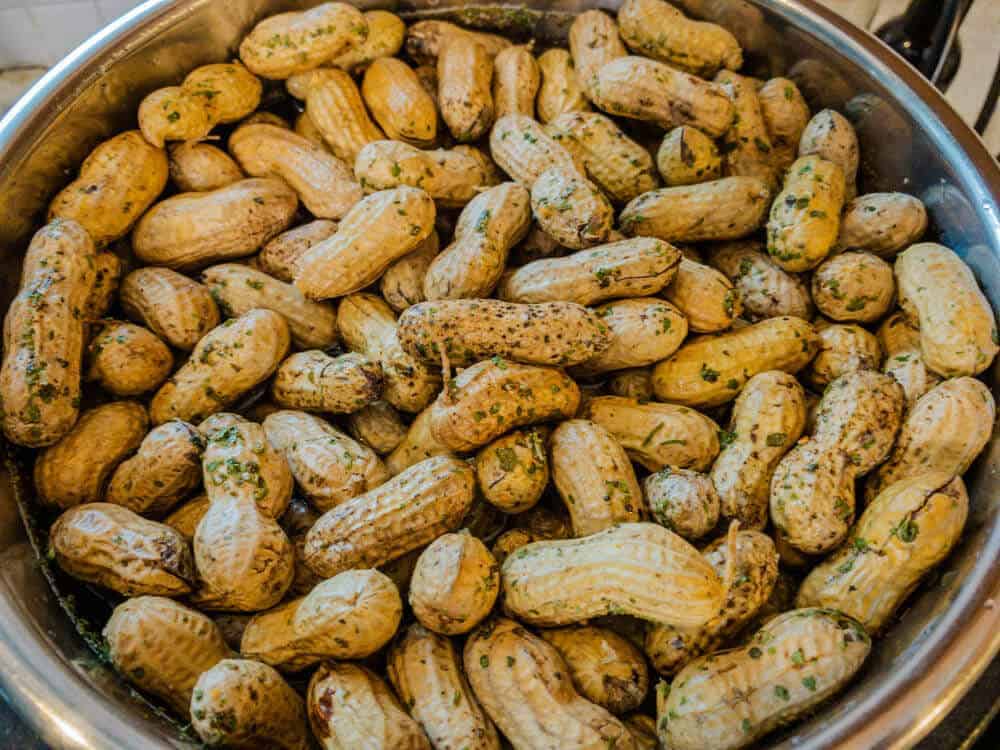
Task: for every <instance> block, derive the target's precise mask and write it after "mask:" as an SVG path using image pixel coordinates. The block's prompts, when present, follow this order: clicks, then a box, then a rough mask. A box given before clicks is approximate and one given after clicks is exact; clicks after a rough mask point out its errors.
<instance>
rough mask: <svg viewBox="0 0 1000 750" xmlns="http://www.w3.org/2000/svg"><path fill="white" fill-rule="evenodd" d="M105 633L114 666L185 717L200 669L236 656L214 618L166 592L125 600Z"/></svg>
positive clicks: (129, 679) (203, 669)
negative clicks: (168, 595) (161, 594)
mask: <svg viewBox="0 0 1000 750" xmlns="http://www.w3.org/2000/svg"><path fill="white" fill-rule="evenodd" d="M102 635H103V636H104V640H105V641H106V642H107V644H108V657H109V658H110V659H111V663H112V664H114V666H115V669H117V670H118V672H119V673H121V674H122V675H124V676H125V678H126V679H127V680H128V681H129V682H131V683H132V684H134V685H135V686H137V687H139V688H140V689H142V690H144V691H146V692H147V693H152V694H153V695H155V696H156V697H157V698H160V699H161V700H163V701H164V702H166V703H167V704H168V705H169V706H170V707H171V708H173V709H174V711H177V712H178V713H180V714H181V715H182V716H186V715H187V713H188V710H189V707H190V705H191V694H192V693H193V692H194V685H195V683H196V682H197V681H198V677H199V676H200V675H201V673H202V672H205V671H207V670H209V669H211V668H212V667H214V666H215V665H216V664H218V663H219V662H220V661H222V660H223V659H228V658H230V657H231V656H232V651H230V650H229V647H228V646H227V645H226V642H225V641H224V640H223V638H222V633H221V632H220V631H219V628H218V626H217V625H216V624H215V623H214V622H212V620H211V619H210V618H208V617H206V616H205V615H203V614H202V613H201V612H198V611H197V610H194V609H190V608H189V607H185V606H184V605H183V604H179V603H178V602H175V601H174V600H173V599H167V598H164V597H162V596H136V597H133V598H131V599H126V600H125V601H124V602H122V603H121V604H119V605H118V606H117V607H115V610H114V612H112V613H111V618H110V619H109V620H108V622H107V624H106V625H105V626H104V630H103V631H102Z"/></svg>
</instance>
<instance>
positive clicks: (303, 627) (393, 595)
mask: <svg viewBox="0 0 1000 750" xmlns="http://www.w3.org/2000/svg"><path fill="white" fill-rule="evenodd" d="M402 616H403V602H402V601H401V600H400V598H399V591H398V590H397V589H396V585H395V584H394V583H393V582H392V581H391V580H389V578H388V577H387V576H386V575H384V574H383V573H379V572H378V571H377V570H347V571H344V572H343V573H340V574H338V575H335V576H333V577H332V578H328V579H327V580H325V581H323V582H322V583H320V584H318V585H317V586H316V587H315V588H313V589H312V590H311V591H310V592H309V593H308V594H307V595H306V596H304V597H302V598H300V599H293V600H292V601H289V602H286V603H284V604H281V605H280V606H278V607H275V608H274V609H272V610H268V611H267V612H262V613H260V614H258V615H255V616H254V617H253V619H252V620H250V622H249V623H248V624H247V627H246V630H244V631H243V639H242V641H241V642H240V653H241V654H242V655H243V656H245V657H247V658H250V659H256V660H258V661H262V662H264V663H265V664H270V665H271V666H272V667H275V668H276V669H280V670H282V671H285V672H298V671H299V670H302V669H305V668H306V667H310V666H313V665H315V664H317V663H319V662H321V661H323V660H325V659H362V658H364V657H366V656H370V655H371V654H373V653H375V652H376V651H378V650H379V649H380V648H382V646H384V645H385V644H386V643H388V642H389V639H390V638H392V636H393V635H395V633H396V629H397V628H398V627H399V621H400V619H401V618H402Z"/></svg>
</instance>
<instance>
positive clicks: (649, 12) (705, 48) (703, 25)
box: [618, 0, 743, 78]
mask: <svg viewBox="0 0 1000 750" xmlns="http://www.w3.org/2000/svg"><path fill="white" fill-rule="evenodd" d="M618 30H619V31H620V33H621V36H622V39H624V40H625V44H627V45H628V46H629V49H631V50H632V51H633V52H635V53H636V54H640V55H646V56H648V57H652V58H653V59H655V60H661V61H662V62H665V63H669V64H670V65H672V66H674V67H677V68H680V69H681V70H685V71H687V72H688V73H693V74H695V75H699V76H702V77H705V78H707V77H710V76H712V75H713V74H714V73H715V72H716V71H717V70H719V68H728V69H729V70H739V69H740V68H741V67H742V66H743V52H742V50H741V49H740V45H739V42H737V41H736V38H735V37H734V36H733V35H732V34H731V33H729V31H727V30H726V29H725V28H723V27H722V26H719V25H717V24H714V23H708V22H706V21H694V20H691V19H689V18H687V17H686V16H685V15H684V14H683V13H681V11H679V10H677V9H676V8H674V6H672V5H670V4H668V3H665V2H663V0H626V1H625V2H624V3H622V6H621V8H620V9H619V10H618Z"/></svg>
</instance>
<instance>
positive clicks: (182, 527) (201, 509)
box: [163, 495, 211, 543]
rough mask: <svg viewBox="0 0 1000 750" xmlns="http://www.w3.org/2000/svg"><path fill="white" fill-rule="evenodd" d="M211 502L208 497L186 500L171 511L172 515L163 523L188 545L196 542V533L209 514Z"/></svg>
mask: <svg viewBox="0 0 1000 750" xmlns="http://www.w3.org/2000/svg"><path fill="white" fill-rule="evenodd" d="M210 504H211V501H210V500H209V499H208V495H196V496H195V497H193V498H191V499H190V500H185V501H184V502H183V503H181V504H180V505H178V506H177V507H176V508H174V509H173V511H171V513H170V515H169V516H167V517H166V518H164V519H163V523H165V524H166V525H167V526H170V527H171V528H173V529H176V530H177V531H178V532H179V533H180V535H181V536H182V537H184V538H185V539H186V540H187V541H188V543H191V542H192V541H194V532H195V529H197V528H198V524H199V523H201V519H202V518H204V516H205V514H206V513H208V506H209V505H210Z"/></svg>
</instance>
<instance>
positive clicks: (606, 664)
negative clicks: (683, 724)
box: [539, 625, 649, 716]
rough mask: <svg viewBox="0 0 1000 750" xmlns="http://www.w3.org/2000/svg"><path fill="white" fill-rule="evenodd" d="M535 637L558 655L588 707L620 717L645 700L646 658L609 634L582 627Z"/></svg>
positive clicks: (596, 628)
mask: <svg viewBox="0 0 1000 750" xmlns="http://www.w3.org/2000/svg"><path fill="white" fill-rule="evenodd" d="M539 636H540V637H541V638H542V639H544V640H545V641H546V642H548V643H549V644H550V645H551V646H552V647H553V648H555V650H556V651H558V652H559V655H560V656H561V657H562V658H563V659H564V660H565V661H566V665H567V666H568V667H569V673H570V676H571V678H572V680H573V686H574V687H575V688H576V689H577V690H579V691H580V695H582V696H583V697H584V698H586V699H587V700H589V701H591V702H592V703H596V704H597V705H598V706H600V707H601V708H603V709H606V710H607V711H610V712H611V713H613V714H615V715H618V716H620V715H621V714H623V713H627V712H628V711H634V710H635V709H636V708H638V707H639V705H640V704H641V703H642V701H643V699H644V698H645V697H646V692H647V691H648V690H649V667H647V666H646V658H645V657H644V656H643V654H642V652H641V651H640V650H639V649H638V648H636V647H635V645H633V644H632V642H631V641H629V640H628V639H627V638H624V637H622V636H620V635H618V634H617V633H615V632H614V631H613V630H608V629H607V628H601V627H595V626H593V625H583V626H579V627H568V628H554V629H552V630H542V631H540V632H539Z"/></svg>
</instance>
